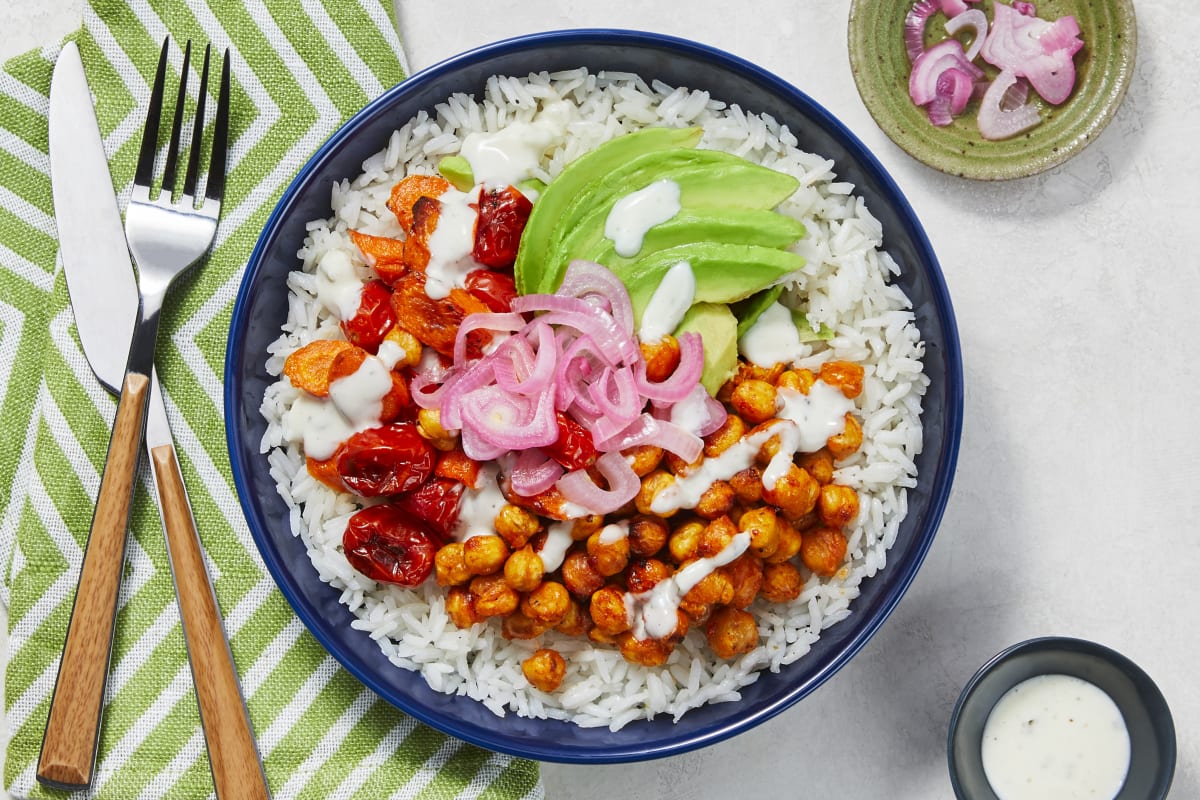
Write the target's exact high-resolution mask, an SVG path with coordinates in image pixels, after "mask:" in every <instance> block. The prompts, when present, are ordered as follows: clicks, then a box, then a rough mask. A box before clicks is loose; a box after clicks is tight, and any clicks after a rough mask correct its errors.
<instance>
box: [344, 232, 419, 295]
mask: <svg viewBox="0 0 1200 800" xmlns="http://www.w3.org/2000/svg"><path fill="white" fill-rule="evenodd" d="M350 240H351V241H352V242H354V245H355V246H356V247H357V248H358V249H359V250H360V251H362V254H363V257H364V258H366V260H367V264H369V265H370V266H371V267H373V268H374V270H375V272H377V273H378V274H379V277H380V278H382V279H383V281H384V282H385V283H388V284H392V283H395V282H396V281H397V280H399V278H400V276H401V275H403V274H404V273H405V272H408V263H407V262H406V261H405V257H404V252H405V242H404V240H403V239H393V238H391V237H389V236H372V235H371V234H369V233H360V232H359V231H356V230H351V231H350Z"/></svg>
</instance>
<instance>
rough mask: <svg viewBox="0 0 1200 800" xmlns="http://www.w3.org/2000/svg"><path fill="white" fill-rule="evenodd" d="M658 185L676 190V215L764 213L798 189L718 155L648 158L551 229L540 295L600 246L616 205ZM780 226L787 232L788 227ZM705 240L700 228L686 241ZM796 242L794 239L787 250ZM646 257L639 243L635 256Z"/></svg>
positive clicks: (788, 179)
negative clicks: (685, 211)
mask: <svg viewBox="0 0 1200 800" xmlns="http://www.w3.org/2000/svg"><path fill="white" fill-rule="evenodd" d="M659 180H671V181H674V182H675V183H677V184H678V185H679V204H680V206H681V209H697V208H707V209H718V208H729V209H751V210H759V211H766V210H768V209H772V208H774V207H775V206H777V205H779V204H780V203H781V202H783V201H784V200H786V199H787V198H788V197H790V196H791V194H792V193H793V192H795V191H796V188H797V187H798V186H799V181H797V180H796V179H795V178H794V177H792V176H791V175H787V174H785V173H782V172H776V171H775V170H773V169H770V168H768V167H764V166H761V165H759V164H754V163H752V162H749V161H746V160H745V159H743V158H739V157H738V156H734V155H731V154H729V153H725V152H721V151H719V150H680V151H666V152H656V153H649V154H647V155H645V156H643V157H641V158H639V159H637V160H636V161H634V162H630V163H629V164H627V165H626V166H625V168H623V169H618V170H614V171H613V172H612V173H610V174H609V175H607V176H605V177H604V178H602V179H599V180H597V181H595V182H593V183H592V184H590V185H589V186H588V188H587V189H586V190H585V191H584V192H583V193H582V194H581V195H580V196H579V197H578V198H576V200H575V201H574V202H572V204H571V206H570V208H568V210H567V212H566V213H565V214H564V215H563V217H562V219H560V220H559V223H558V224H557V225H556V226H555V233H554V235H553V236H552V238H551V245H550V249H549V251H548V252H547V256H546V262H547V263H546V265H545V268H544V273H543V283H542V285H541V291H544V292H553V291H554V290H556V289H557V288H558V285H559V283H561V282H562V274H563V273H564V272H565V271H566V268H567V264H569V263H570V262H571V261H572V260H573V259H576V258H581V257H583V254H585V253H588V252H590V251H592V250H594V249H596V248H598V247H600V246H602V245H603V243H604V241H605V236H604V227H605V223H606V222H607V220H608V216H609V213H610V212H611V211H612V208H613V206H614V205H616V203H617V201H619V200H620V199H621V198H622V197H625V196H626V195H628V194H630V193H632V192H635V191H638V190H639V189H643V188H645V187H646V186H649V185H650V184H651V183H654V182H655V181H659ZM776 216H780V215H776ZM663 224H666V223H663ZM783 224H784V225H787V226H788V227H789V228H791V227H792V224H789V223H786V222H785V223H783ZM656 227H658V226H656ZM801 231H803V228H802V227H801ZM710 238H713V237H710V236H708V235H706V232H705V230H704V229H703V228H697V229H695V230H693V231H692V236H691V241H703V240H707V239H710ZM798 238H800V237H799V236H796V237H794V238H793V239H791V240H790V241H789V242H787V244H790V243H791V242H792V241H795V239H798ZM733 241H737V240H733ZM744 243H746V244H753V243H755V242H753V241H747V242H744ZM647 252H649V251H648V250H647V249H646V245H645V243H643V245H642V251H641V253H642V254H645V253H647ZM601 263H604V262H601Z"/></svg>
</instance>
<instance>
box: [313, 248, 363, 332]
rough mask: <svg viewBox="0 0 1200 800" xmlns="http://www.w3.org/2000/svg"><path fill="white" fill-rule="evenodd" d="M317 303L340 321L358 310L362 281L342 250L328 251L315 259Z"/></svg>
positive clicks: (348, 317) (360, 300)
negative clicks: (317, 259)
mask: <svg viewBox="0 0 1200 800" xmlns="http://www.w3.org/2000/svg"><path fill="white" fill-rule="evenodd" d="M316 278H317V280H316V284H317V302H319V303H320V304H321V305H323V306H324V307H325V308H326V309H327V310H328V311H329V313H330V314H333V315H334V316H335V317H337V318H338V319H339V320H347V319H350V318H352V317H353V316H354V315H355V314H357V313H358V306H359V304H360V303H361V302H362V287H363V280H362V278H360V277H359V275H358V272H357V271H356V270H355V269H354V265H353V264H352V263H351V262H350V257H349V256H348V255H346V254H345V253H344V252H342V251H341V250H329V251H328V252H326V253H325V254H324V255H323V256H321V259H320V260H319V261H318V262H317V275H316Z"/></svg>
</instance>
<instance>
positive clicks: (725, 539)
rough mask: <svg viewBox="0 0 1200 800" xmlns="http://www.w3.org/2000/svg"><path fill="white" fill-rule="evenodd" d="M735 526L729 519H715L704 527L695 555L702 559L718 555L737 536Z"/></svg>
mask: <svg viewBox="0 0 1200 800" xmlns="http://www.w3.org/2000/svg"><path fill="white" fill-rule="evenodd" d="M737 533H738V529H737V526H736V525H734V524H733V520H731V519H730V518H729V517H717V518H716V519H714V520H713V521H712V522H710V523H708V524H707V525H705V526H704V531H703V532H702V533H701V534H700V541H699V542H697V544H696V555H698V556H700V557H702V558H712V557H713V556H715V555H717V554H718V553H720V552H721V551H722V550H724V549H725V548H726V547H728V546H729V545H730V543H731V542H732V541H733V537H734V536H737Z"/></svg>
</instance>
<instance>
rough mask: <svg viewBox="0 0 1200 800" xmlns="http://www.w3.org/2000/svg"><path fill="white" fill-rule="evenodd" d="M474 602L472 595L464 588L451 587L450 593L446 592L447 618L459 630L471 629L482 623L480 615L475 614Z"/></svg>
mask: <svg viewBox="0 0 1200 800" xmlns="http://www.w3.org/2000/svg"><path fill="white" fill-rule="evenodd" d="M473 600H474V598H472V597H471V593H470V592H469V591H467V590H466V589H464V588H463V587H461V586H454V587H451V589H450V591H448V592H446V616H448V617H449V618H450V621H451V622H453V623H454V624H455V625H456V626H458V627H459V628H463V629H466V628H469V627H471V626H472V625H474V624H475V623H476V622H479V621H480V617H479V615H478V614H477V613H475V604H474V602H473Z"/></svg>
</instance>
